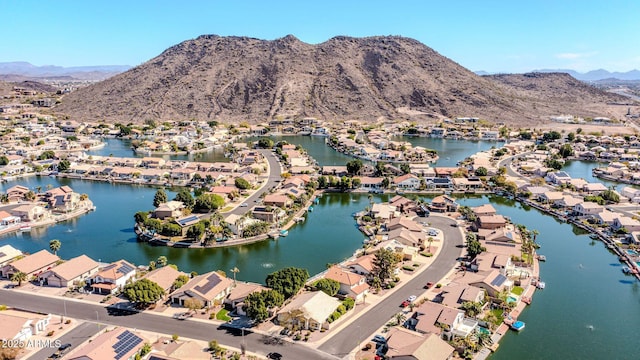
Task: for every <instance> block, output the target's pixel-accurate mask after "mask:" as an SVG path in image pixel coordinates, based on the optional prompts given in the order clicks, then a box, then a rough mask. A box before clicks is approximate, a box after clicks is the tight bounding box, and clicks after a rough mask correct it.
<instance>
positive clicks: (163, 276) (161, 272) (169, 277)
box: [142, 266, 187, 298]
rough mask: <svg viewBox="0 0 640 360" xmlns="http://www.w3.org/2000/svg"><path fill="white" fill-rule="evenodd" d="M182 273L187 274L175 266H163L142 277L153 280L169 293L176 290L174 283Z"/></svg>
mask: <svg viewBox="0 0 640 360" xmlns="http://www.w3.org/2000/svg"><path fill="white" fill-rule="evenodd" d="M180 275H187V274H185V273H183V272H182V271H179V270H176V269H175V268H174V267H173V266H163V267H159V268H157V269H154V270H151V271H149V272H148V273H146V274H145V275H144V276H143V277H142V278H143V279H147V280H150V281H153V282H154V283H156V284H158V285H159V286H160V287H161V288H162V289H163V290H164V293H165V294H169V293H170V292H171V291H173V290H174V289H173V283H174V282H175V281H176V279H177V278H178V276H180ZM163 298H164V297H163Z"/></svg>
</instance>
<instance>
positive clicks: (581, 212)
mask: <svg viewBox="0 0 640 360" xmlns="http://www.w3.org/2000/svg"><path fill="white" fill-rule="evenodd" d="M603 211H604V206H602V205H598V204H596V203H594V202H589V201H585V202H582V203H580V204H577V205H576V206H574V207H573V214H574V215H575V216H578V217H583V216H593V215H596V214H598V213H601V212H603Z"/></svg>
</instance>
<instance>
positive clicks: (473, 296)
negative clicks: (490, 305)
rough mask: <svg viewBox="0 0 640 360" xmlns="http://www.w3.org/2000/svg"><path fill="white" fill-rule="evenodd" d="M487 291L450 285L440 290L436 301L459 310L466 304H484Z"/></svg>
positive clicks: (467, 286)
mask: <svg viewBox="0 0 640 360" xmlns="http://www.w3.org/2000/svg"><path fill="white" fill-rule="evenodd" d="M485 295H486V291H485V290H484V289H482V288H479V287H475V286H471V285H466V284H450V285H447V286H444V287H442V288H441V289H440V293H439V294H438V295H437V296H436V299H434V301H436V300H437V301H436V302H439V303H441V304H442V305H444V306H449V307H453V308H458V307H460V305H462V304H463V303H465V302H484V296H485Z"/></svg>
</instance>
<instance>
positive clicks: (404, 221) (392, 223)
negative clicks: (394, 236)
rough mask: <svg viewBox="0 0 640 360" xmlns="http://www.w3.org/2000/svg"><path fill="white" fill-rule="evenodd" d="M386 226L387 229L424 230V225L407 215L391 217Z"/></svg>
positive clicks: (419, 231)
mask: <svg viewBox="0 0 640 360" xmlns="http://www.w3.org/2000/svg"><path fill="white" fill-rule="evenodd" d="M385 228H386V229H387V231H393V230H396V229H406V230H409V231H413V232H418V233H421V232H422V230H423V227H422V225H420V224H418V223H417V222H415V221H413V220H411V219H410V218H408V217H405V216H401V217H396V218H393V219H390V220H389V221H387V222H386V223H385Z"/></svg>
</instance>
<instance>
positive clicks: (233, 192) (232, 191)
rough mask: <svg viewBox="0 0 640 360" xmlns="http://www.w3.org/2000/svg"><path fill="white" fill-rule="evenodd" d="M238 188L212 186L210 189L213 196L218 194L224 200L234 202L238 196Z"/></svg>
mask: <svg viewBox="0 0 640 360" xmlns="http://www.w3.org/2000/svg"><path fill="white" fill-rule="evenodd" d="M238 190H239V189H238V188H237V187H235V186H212V187H211V188H210V189H209V192H210V193H211V194H216V195H220V196H222V198H223V199H225V201H226V200H233V199H234V198H235V197H236V196H238V193H239V192H238Z"/></svg>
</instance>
